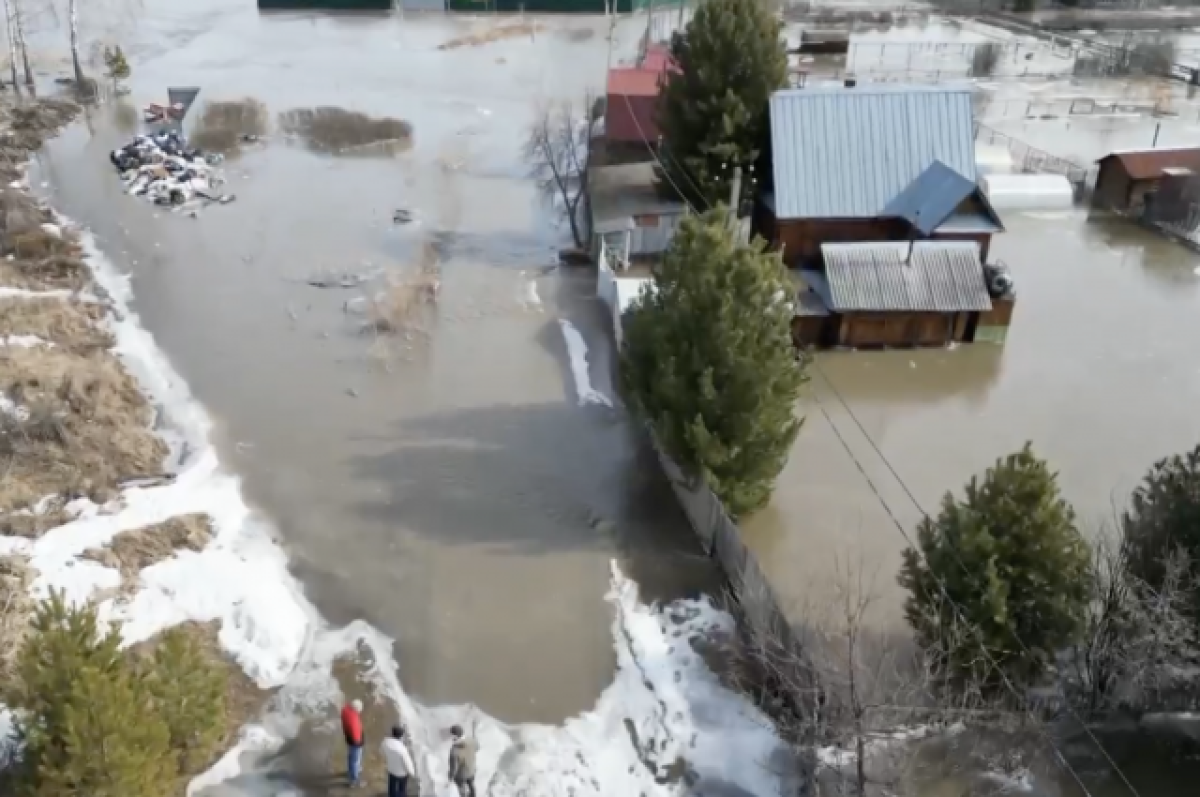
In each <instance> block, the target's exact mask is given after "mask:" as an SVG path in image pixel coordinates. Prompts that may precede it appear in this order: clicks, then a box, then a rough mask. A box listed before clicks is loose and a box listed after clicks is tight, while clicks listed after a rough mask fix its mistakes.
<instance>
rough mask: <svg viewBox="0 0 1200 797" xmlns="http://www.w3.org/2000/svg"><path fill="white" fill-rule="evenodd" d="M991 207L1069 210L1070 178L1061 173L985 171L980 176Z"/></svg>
mask: <svg viewBox="0 0 1200 797" xmlns="http://www.w3.org/2000/svg"><path fill="white" fill-rule="evenodd" d="M980 184H981V185H982V187H983V192H984V193H985V194H987V198H988V200H989V201H990V202H991V203H992V207H994V208H995V209H996V210H998V211H1000V212H1004V211H1006V210H1070V209H1071V207H1072V206H1073V205H1074V204H1075V191H1074V189H1072V187H1071V181H1070V180H1068V179H1067V178H1066V177H1063V176H1062V175H1061V174H988V175H984V176H983V177H982V178H980Z"/></svg>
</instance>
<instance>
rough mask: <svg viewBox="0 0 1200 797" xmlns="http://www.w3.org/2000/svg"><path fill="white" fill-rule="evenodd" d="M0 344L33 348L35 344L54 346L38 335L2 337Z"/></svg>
mask: <svg viewBox="0 0 1200 797" xmlns="http://www.w3.org/2000/svg"><path fill="white" fill-rule="evenodd" d="M0 346H18V347H20V348H22V349H32V348H33V347H34V346H45V347H47V348H51V349H52V348H54V344H53V343H52V342H50V341H48V340H42V339H41V338H39V337H38V336H37V335H9V336H7V337H0Z"/></svg>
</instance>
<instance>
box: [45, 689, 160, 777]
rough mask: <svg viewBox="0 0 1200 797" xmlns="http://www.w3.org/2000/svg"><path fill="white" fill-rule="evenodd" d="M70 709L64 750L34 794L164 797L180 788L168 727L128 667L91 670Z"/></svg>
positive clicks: (67, 714) (48, 769) (70, 703)
mask: <svg viewBox="0 0 1200 797" xmlns="http://www.w3.org/2000/svg"><path fill="white" fill-rule="evenodd" d="M73 691H74V695H73V698H72V700H70V701H69V702H68V703H67V704H66V706H65V712H64V714H65V719H66V724H65V734H64V737H63V740H64V742H65V748H64V750H63V752H64V753H65V755H63V756H62V757H61V758H57V759H56V760H54V761H53V763H51V762H49V761H44V762H43V765H42V767H41V768H40V769H39V770H38V771H37V783H38V788H37V790H36V791H35V792H31V796H32V795H34V794H36V795H37V797H51V795H53V796H54V797H60V796H61V795H68V794H78V795H87V796H88V797H163V795H167V794H171V793H173V792H174V791H175V790H176V782H177V781H176V778H177V774H178V773H177V771H176V768H175V762H174V760H173V759H172V756H171V751H170V746H169V744H168V740H169V737H168V733H167V726H166V723H164V722H163V721H162V719H161V717H159V716H158V714H157V713H156V711H155V708H154V705H153V703H152V701H151V700H150V696H149V694H148V693H147V691H146V688H145V684H144V683H143V682H142V681H141V680H140V679H139V678H137V676H136V675H135V674H134V673H133V672H132V670H131V669H130V668H128V667H122V668H119V669H117V670H116V671H114V672H107V673H106V672H102V671H100V670H96V669H92V668H87V669H84V670H83V671H82V672H81V673H80V675H79V680H78V681H76V682H75V684H74V688H73Z"/></svg>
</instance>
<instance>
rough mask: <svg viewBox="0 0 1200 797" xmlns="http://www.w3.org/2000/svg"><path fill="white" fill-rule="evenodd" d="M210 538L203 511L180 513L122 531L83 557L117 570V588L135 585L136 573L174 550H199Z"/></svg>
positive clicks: (131, 588)
mask: <svg viewBox="0 0 1200 797" xmlns="http://www.w3.org/2000/svg"><path fill="white" fill-rule="evenodd" d="M210 540H212V518H210V517H209V516H208V515H204V514H192V515H180V516H178V517H173V518H169V519H167V520H164V521H163V522H161V523H153V524H151V525H149V526H142V527H140V528H136V529H129V530H128V531H122V532H120V533H119V534H117V535H116V536H114V537H113V538H112V541H111V542H109V544H108V545H107V546H106V547H104V548H89V549H88V550H86V551H84V552H83V557H84V558H85V559H91V560H92V561H94V562H99V563H100V564H102V565H105V566H106V567H111V568H114V569H116V570H119V571H120V573H121V591H122V592H123V593H124V594H126V595H128V594H131V593H132V592H133V591H134V590H135V589H136V588H137V583H138V575H139V574H140V573H141V572H142V571H143V570H145V569H146V568H147V567H149V566H150V565H153V564H157V563H158V562H162V561H165V560H167V559H170V558H171V557H172V556H174V555H175V552H176V551H183V550H187V551H200V550H203V549H204V546H206V545H208V543H209V541H210Z"/></svg>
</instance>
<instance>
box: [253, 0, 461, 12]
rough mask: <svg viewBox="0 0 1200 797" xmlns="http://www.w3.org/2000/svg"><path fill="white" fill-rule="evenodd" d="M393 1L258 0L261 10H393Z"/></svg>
mask: <svg viewBox="0 0 1200 797" xmlns="http://www.w3.org/2000/svg"><path fill="white" fill-rule="evenodd" d="M393 2H394V0H258V9H259V10H260V11H391V10H392V8H393ZM439 10H440V9H439Z"/></svg>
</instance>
